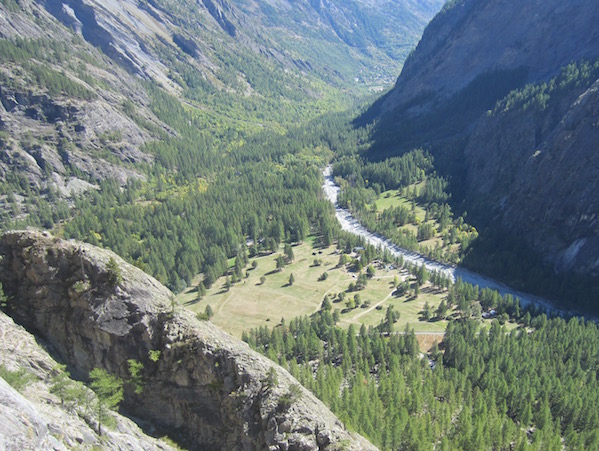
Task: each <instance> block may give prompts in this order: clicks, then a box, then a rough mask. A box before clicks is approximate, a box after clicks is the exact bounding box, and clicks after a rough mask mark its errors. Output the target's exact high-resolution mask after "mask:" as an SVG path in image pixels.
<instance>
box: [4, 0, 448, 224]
mask: <svg viewBox="0 0 599 451" xmlns="http://www.w3.org/2000/svg"><path fill="white" fill-rule="evenodd" d="M440 5H441V1H440V0H429V1H427V2H416V3H414V2H406V3H404V2H401V3H400V2H397V1H374V2H362V1H353V2H337V1H332V2H308V1H301V2H289V1H272V2H255V1H244V2H229V1H227V0H203V1H201V2H197V3H195V2H179V1H170V0H164V1H157V0H153V1H141V2H136V1H132V0H121V1H116V0H112V1H108V2H99V1H95V0H86V1H75V0H72V1H66V2H62V1H56V0H43V1H42V0H40V1H34V0H22V1H19V2H15V1H14V0H5V1H3V2H2V3H0V36H1V37H2V38H3V39H2V41H0V54H1V56H2V60H3V65H2V68H0V100H1V105H0V182H1V183H2V184H3V186H4V189H3V192H4V193H7V194H8V193H13V194H12V195H10V196H0V206H2V207H3V208H0V215H2V218H1V220H0V221H1V222H2V223H5V222H7V221H9V220H12V219H15V218H17V219H19V218H25V217H26V216H27V215H28V214H29V213H32V212H35V213H36V215H37V216H39V217H41V218H42V219H41V220H40V221H39V224H37V225H39V226H42V227H46V228H47V227H51V226H52V224H53V223H55V222H57V221H61V220H64V219H66V218H67V217H68V212H67V211H68V209H69V207H70V206H72V199H73V198H74V197H76V196H77V195H78V194H80V193H82V192H85V191H87V190H90V189H98V187H99V185H100V184H101V182H102V181H103V180H106V179H115V180H116V181H117V182H118V184H119V185H120V186H124V185H126V183H127V182H128V181H131V180H136V179H137V180H142V181H143V180H145V178H146V176H147V172H148V166H150V167H151V166H152V165H153V161H154V158H155V153H153V152H152V151H151V149H148V146H147V145H148V143H149V142H152V141H156V140H158V139H160V140H162V141H164V140H166V139H169V138H180V136H178V135H177V134H176V133H175V132H174V131H173V128H172V127H169V126H166V125H165V121H166V122H169V121H168V119H167V118H168V117H169V116H172V115H173V114H174V113H173V111H172V110H173V108H174V105H177V108H181V109H185V111H186V114H188V115H189V116H192V117H193V120H188V121H186V122H187V123H189V124H190V126H191V125H193V127H194V128H195V129H196V131H195V132H194V133H196V134H200V133H201V132H200V131H199V130H202V131H204V132H205V134H206V137H208V138H207V139H214V138H216V140H222V141H223V142H224V143H225V146H228V145H230V144H231V143H234V142H237V141H238V140H239V139H240V136H248V135H253V134H256V133H257V132H260V131H262V130H276V131H281V130H285V129H286V128H287V127H288V126H289V125H291V124H297V123H302V122H304V121H306V120H308V119H311V118H314V117H315V116H317V115H319V114H321V113H322V112H324V111H326V110H329V109H340V108H345V107H347V106H348V105H350V104H351V102H353V101H354V99H355V98H356V97H360V96H362V95H364V94H365V93H367V92H368V89H369V88H372V87H376V86H379V85H381V83H383V82H385V80H386V81H387V82H388V81H389V80H390V79H389V76H390V74H392V73H395V72H396V70H397V68H398V67H399V66H400V65H401V63H402V61H403V58H405V55H406V53H407V51H406V49H407V48H409V47H411V46H412V45H414V44H415V43H416V41H417V39H418V36H419V33H420V31H421V30H422V28H423V27H424V25H425V23H426V21H427V20H428V18H430V17H431V16H432V15H433V14H434V12H435V11H436V9H438V8H439V7H440ZM390 11H393V14H388V13H389V12H390ZM363 28H364V29H363ZM379 29H380V30H381V33H382V34H379ZM395 29H402V30H405V35H401V36H400V37H394V38H393V40H392V41H390V42H391V43H392V44H393V45H390V43H389V42H387V41H388V39H391V35H392V33H391V32H392V30H395ZM394 36H395V35H394ZM396 44H397V45H396ZM402 49H403V50H402ZM385 74H386V75H385ZM381 77H382V78H381ZM385 77H387V78H385ZM356 79H360V80H361V81H359V82H356ZM165 93H166V94H165ZM165 95H167V97H164V96H165ZM168 96H171V97H168ZM166 98H169V99H170V100H169V102H171V103H168V104H167V103H166V102H165V99H166ZM179 103H180V105H178V104H179ZM183 105H184V106H183ZM157 116H160V119H159V118H158V117H157ZM192 122H193V124H192ZM171 125H172V123H171ZM194 140H195V141H198V140H199V138H197V137H196V138H194ZM33 197H35V198H36V199H42V203H41V207H40V209H41V210H43V211H41V212H40V211H35V210H36V209H35V208H34V207H33V206H31V205H28V202H27V201H28V199H30V198H33ZM59 199H66V200H68V203H59V202H57V200H59ZM57 206H58V208H57ZM51 209H54V218H53V219H50V218H49V217H48V216H49V215H48V211H50V210H51Z"/></svg>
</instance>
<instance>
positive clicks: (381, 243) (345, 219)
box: [322, 166, 565, 314]
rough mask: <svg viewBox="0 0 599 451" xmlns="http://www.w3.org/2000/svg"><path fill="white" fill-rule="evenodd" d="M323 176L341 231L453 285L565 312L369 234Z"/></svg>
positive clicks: (330, 177)
mask: <svg viewBox="0 0 599 451" xmlns="http://www.w3.org/2000/svg"><path fill="white" fill-rule="evenodd" d="M323 175H324V184H323V185H322V189H323V191H324V193H325V195H326V196H327V198H328V199H329V200H330V201H331V202H332V203H333V205H334V206H335V214H336V216H337V219H338V221H339V223H340V224H341V228H342V229H343V230H345V231H347V232H350V233H353V234H354V235H357V236H360V237H362V238H364V239H365V240H366V242H368V243H369V244H372V245H373V246H376V247H380V248H382V249H388V250H389V251H390V252H391V253H392V254H393V255H394V256H396V257H399V256H402V257H403V259H404V261H406V262H409V263H412V264H415V265H418V266H420V265H422V264H424V266H425V268H426V269H428V270H429V271H440V272H441V273H443V274H444V275H445V276H448V277H450V278H451V280H453V281H455V280H456V279H457V278H458V277H459V278H461V279H462V280H463V281H464V282H467V283H470V284H472V285H478V287H479V288H491V289H493V290H497V291H498V292H499V293H501V294H502V295H505V294H511V295H512V296H514V297H518V298H520V304H521V305H523V306H524V305H527V304H529V303H533V304H535V305H540V306H542V307H544V308H546V309H547V310H549V311H551V310H553V311H556V312H558V313H560V314H562V313H565V312H564V311H560V310H557V309H555V307H554V306H553V305H552V304H551V303H550V302H549V301H547V300H545V299H543V298H540V297H538V296H534V295H532V294H528V293H523V292H520V291H516V290H513V289H511V288H510V287H508V286H507V285H505V284H503V283H501V282H497V281H495V280H493V279H490V278H488V277H485V276H481V275H480V274H476V273H474V272H472V271H469V270H467V269H464V268H461V267H460V266H454V265H449V264H445V263H440V262H437V261H434V260H431V259H429V258H427V257H425V256H424V255H422V254H419V253H417V252H412V251H408V250H406V249H402V248H400V247H399V246H397V245H395V244H393V243H392V242H391V241H390V240H388V239H387V238H385V237H384V236H381V235H378V234H376V233H372V232H370V231H369V230H367V229H366V228H365V227H364V226H362V225H361V224H360V223H359V222H358V221H357V220H356V218H354V217H353V216H352V214H351V213H350V212H349V211H348V210H346V209H344V208H341V207H339V205H338V203H337V197H338V196H339V191H340V188H339V187H338V186H337V185H335V180H334V179H333V175H332V167H331V166H327V168H326V169H325V170H324V172H323Z"/></svg>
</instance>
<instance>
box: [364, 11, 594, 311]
mask: <svg viewBox="0 0 599 451" xmlns="http://www.w3.org/2000/svg"><path fill="white" fill-rule="evenodd" d="M598 20H599V5H598V4H597V3H596V2H593V1H588V0H577V1H574V2H570V3H568V5H564V4H563V3H562V2H559V1H548V2H541V1H536V0H528V1H524V2H518V3H517V4H507V3H506V2H502V1H499V0H485V1H469V0H458V1H453V2H450V3H449V4H448V5H446V7H445V8H444V9H443V10H442V11H441V12H440V13H439V14H438V15H437V16H436V17H435V19H434V20H433V21H432V22H431V23H430V25H429V26H428V27H427V29H426V31H425V32H424V34H423V38H422V40H421V42H420V43H419V45H418V47H417V48H416V50H415V51H414V52H413V54H412V55H411V56H410V57H409V58H408V60H407V61H406V64H405V66H404V69H403V70H402V73H401V75H400V76H399V78H398V80H397V82H396V85H395V87H394V89H393V90H392V91H391V92H389V93H388V94H387V95H386V96H384V97H383V98H382V99H380V100H379V101H378V102H377V103H376V104H375V105H374V106H373V107H372V108H371V110H370V111H369V112H368V114H367V115H366V116H365V119H368V120H371V119H372V118H374V117H377V118H378V131H377V135H376V139H377V143H376V146H375V148H374V149H373V151H372V153H371V155H372V156H373V157H375V158H381V157H383V156H385V155H389V154H394V153H397V152H402V151H404V150H406V149H410V148H412V147H416V146H426V147H429V148H431V150H432V151H433V153H434V154H435V157H436V160H437V163H438V167H439V170H440V171H442V172H443V173H445V174H447V175H450V176H451V177H452V184H453V186H454V190H455V191H454V194H455V195H454V201H460V200H461V199H464V200H465V203H464V207H463V208H467V209H468V211H469V212H471V213H474V214H473V215H471V216H470V219H471V220H473V221H474V222H475V224H476V225H477V228H479V230H483V231H484V230H487V231H488V232H489V233H492V234H496V233H499V234H501V235H502V236H503V237H504V238H502V241H501V242H497V243H495V244H496V245H497V246H496V247H501V246H505V245H506V244H509V243H510V242H512V243H513V242H517V243H518V244H517V245H516V246H515V247H519V248H520V250H522V249H528V251H527V252H529V253H530V254H531V255H534V258H535V259H536V264H535V265H534V266H538V267H540V266H543V265H545V266H546V267H547V268H550V271H557V272H559V273H564V274H565V273H568V272H576V273H578V274H581V275H584V276H593V277H595V276H599V261H597V259H596V257H595V256H596V251H597V240H598V238H599V228H598V223H597V220H596V218H597V215H598V214H599V205H597V203H596V199H595V197H594V196H593V195H592V194H591V193H592V192H596V189H597V188H598V187H597V170H596V167H597V161H598V160H597V158H598V157H597V153H596V148H597V145H598V143H599V136H598V135H597V133H596V124H597V120H596V117H595V116H596V111H597V108H598V105H599V103H598V99H597V96H596V89H597V87H596V82H597V80H598V79H599V73H598V72H597V69H596V65H595V61H596V60H597V58H599V31H598V30H597V27H596V23H597V21H598ZM571 63H572V64H571ZM483 238H484V233H483ZM489 250H490V248H489V247H487V248H486V252H488V251H489ZM506 250H507V249H506ZM501 252H502V251H501V250H500V249H495V251H493V257H491V258H489V257H488V256H487V260H490V261H489V263H488V264H487V267H486V268H484V267H483V266H484V264H482V263H481V261H482V260H481V259H478V260H477V262H476V265H479V266H478V268H479V269H483V270H487V271H489V272H492V273H494V274H502V275H503V276H504V277H507V278H508V279H517V278H518V275H517V274H515V273H516V272H518V271H520V272H521V273H522V272H526V271H529V272H530V268H528V269H523V268H520V267H519V265H517V264H516V265H513V266H514V268H512V269H509V268H507V266H508V264H507V263H506V261H501V258H500V254H501ZM480 265H482V266H480ZM529 266H530V265H529ZM535 271H537V274H534V275H533V274H528V275H526V276H525V277H524V278H525V279H526V278H528V279H529V280H527V281H526V283H528V284H529V285H528V288H529V289H532V285H530V283H531V279H535V278H536V279H537V280H536V282H537V283H538V282H539V273H538V268H537V269H533V270H532V272H535ZM508 274H510V275H509V276H508ZM556 280H557V279H556ZM511 281H512V282H514V281H515V280H511ZM519 282H520V283H522V280H520V281H519ZM560 283H561V282H560ZM533 285H534V284H533ZM549 285H551V284H549ZM549 285H547V287H548V286H549ZM558 285H559V283H558ZM547 287H545V288H546V289H547V290H548V291H553V293H550V294H551V295H553V296H556V295H557V296H563V295H564V292H561V293H559V294H557V293H558V292H559V289H557V288H556V287H553V286H552V288H547ZM587 301H589V302H590V299H589V297H588V296H587Z"/></svg>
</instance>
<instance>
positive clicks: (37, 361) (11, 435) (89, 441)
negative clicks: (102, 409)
mask: <svg viewBox="0 0 599 451" xmlns="http://www.w3.org/2000/svg"><path fill="white" fill-rule="evenodd" d="M0 337H1V340H0V365H2V366H3V367H4V368H5V369H7V370H9V371H18V370H21V371H24V374H26V375H28V377H29V378H30V381H29V382H28V383H27V384H26V385H25V386H24V388H23V389H21V392H17V391H16V390H15V389H13V388H12V387H11V386H9V385H8V384H7V383H6V381H4V379H2V378H0V449H3V450H11V451H12V450H66V449H82V450H83V449H85V450H87V449H94V448H97V447H104V448H105V449H130V450H139V451H141V450H148V449H152V450H167V451H170V450H172V449H173V448H172V447H170V446H168V445H167V444H166V443H164V442H162V441H159V440H156V439H154V438H152V437H148V436H147V435H145V434H144V433H143V432H142V431H141V430H140V429H139V427H138V426H137V425H136V424H135V423H133V422H132V421H131V420H129V419H127V418H124V417H122V416H120V415H118V414H117V413H113V414H112V417H113V418H114V419H115V423H116V427H114V428H103V434H102V437H100V436H98V434H97V431H96V429H95V425H94V424H93V422H90V421H86V420H85V419H84V417H83V416H81V415H80V413H81V412H79V413H78V412H76V411H75V410H73V409H72V408H71V407H70V406H67V405H66V404H63V403H62V402H61V401H60V399H58V397H57V396H56V395H54V394H52V393H51V391H50V389H51V385H52V374H53V372H54V370H53V369H54V368H55V367H56V365H57V362H56V361H55V360H54V359H52V357H50V355H48V353H47V352H46V351H45V350H44V349H43V348H42V345H41V344H40V343H39V342H38V341H37V340H36V338H35V337H34V336H33V335H31V334H30V333H28V332H27V331H26V330H25V329H23V328H22V327H20V326H18V325H16V324H15V323H14V321H13V320H12V319H11V318H9V317H8V316H6V315H5V314H4V313H1V312H0ZM86 396H88V398H89V399H90V401H91V400H94V399H95V396H94V395H93V392H91V391H87V394H86Z"/></svg>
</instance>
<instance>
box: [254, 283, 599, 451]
mask: <svg viewBox="0 0 599 451" xmlns="http://www.w3.org/2000/svg"><path fill="white" fill-rule="evenodd" d="M477 291H478V290H476V289H474V287H471V286H470V287H469V286H467V285H465V284H463V285H461V286H456V287H454V288H453V289H452V291H451V295H450V298H451V299H454V300H458V299H460V298H464V297H465V298H466V299H467V303H466V305H468V304H470V303H472V302H473V300H474V299H486V300H487V301H483V300H481V302H484V303H485V305H486V306H487V307H488V306H489V305H491V306H493V307H494V308H496V309H497V310H498V312H501V313H506V316H507V313H509V314H510V316H511V317H512V318H513V319H516V320H517V321H518V322H519V327H518V328H515V329H512V330H511V331H509V330H507V329H506V328H505V327H504V326H502V325H500V323H499V321H498V320H494V321H493V323H492V325H491V326H490V327H487V326H485V325H481V324H480V322H479V321H477V320H472V319H467V320H466V319H464V320H461V321H456V322H451V323H450V324H449V326H448V328H447V331H446V333H445V338H444V340H443V342H442V343H441V345H440V346H436V345H435V346H434V347H433V349H431V351H430V353H429V354H428V355H421V354H419V350H418V342H417V340H416V336H415V335H414V332H413V331H412V330H409V329H406V330H403V331H397V330H395V329H394V326H393V321H394V320H393V316H394V312H393V310H392V309H389V311H388V312H387V315H386V318H385V320H384V321H383V322H382V323H381V324H380V325H379V326H378V327H376V328H372V327H370V328H366V327H365V326H362V327H361V329H360V330H359V331H358V330H356V329H355V328H354V327H353V326H350V327H349V329H347V330H343V329H341V328H339V327H337V326H336V325H335V319H334V315H333V314H332V312H331V304H330V303H329V302H328V301H325V302H323V305H322V308H321V310H320V312H318V313H317V314H314V315H313V316H312V317H310V318H300V319H297V320H294V321H291V322H290V323H289V324H281V325H279V326H277V327H275V328H274V329H272V330H269V329H267V328H266V327H264V328H260V329H258V330H252V331H250V332H249V333H248V334H246V335H245V336H244V339H245V340H246V341H247V342H248V343H249V344H250V345H251V346H252V347H254V348H256V349H258V350H260V351H261V352H263V353H265V354H266V355H267V356H269V357H270V358H271V359H273V360H274V361H277V362H279V363H280V364H281V365H282V366H283V367H286V368H288V369H289V371H290V372H291V373H292V374H293V375H295V376H296V377H297V378H298V380H300V381H301V382H302V384H304V385H305V386H306V387H309V388H310V389H311V390H312V391H313V392H314V393H315V394H316V395H317V396H318V397H319V398H321V399H322V400H323V401H324V402H325V403H327V404H329V405H330V406H331V409H332V410H333V412H335V413H336V414H337V415H339V417H340V418H342V419H343V420H344V421H346V422H347V424H348V425H349V426H350V427H352V428H355V429H356V430H357V431H358V432H360V433H362V434H364V435H365V436H366V437H368V438H369V439H370V440H372V442H373V443H375V444H376V445H378V446H380V447H381V448H382V449H414V450H432V449H435V450H451V449H473V450H474V449H477V450H478V449H500V450H507V449H517V450H561V449H564V447H565V448H566V449H572V450H573V449H579V450H587V449H597V448H598V447H599V418H598V416H597V411H596V408H595V406H596V402H597V401H598V400H597V396H598V394H599V387H597V381H596V368H597V363H598V362H599V354H598V352H597V350H598V349H599V342H598V340H599V331H598V330H597V325H596V324H595V323H593V322H588V323H586V322H584V321H582V320H578V319H571V320H569V321H565V320H564V319H562V318H553V319H549V320H548V319H547V317H546V316H545V315H544V314H541V315H538V314H536V313H535V312H534V310H532V315H531V311H527V312H526V313H525V312H524V311H522V310H521V309H520V307H519V306H518V305H517V304H514V303H513V300H511V301H510V300H508V299H505V298H504V299H500V300H499V302H498V303H497V300H496V301H491V302H490V303H488V301H489V300H490V299H492V298H493V296H491V297H489V296H488V293H478V292H477ZM477 302H478V301H477ZM450 304H451V301H450ZM462 308H463V307H462ZM466 310H467V307H466Z"/></svg>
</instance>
